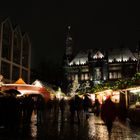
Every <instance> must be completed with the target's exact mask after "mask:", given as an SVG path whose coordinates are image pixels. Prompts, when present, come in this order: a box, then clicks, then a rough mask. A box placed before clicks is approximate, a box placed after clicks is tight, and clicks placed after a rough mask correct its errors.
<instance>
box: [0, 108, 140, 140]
mask: <svg viewBox="0 0 140 140" xmlns="http://www.w3.org/2000/svg"><path fill="white" fill-rule="evenodd" d="M69 115H70V114H69V112H65V115H64V117H63V118H62V117H61V112H60V110H59V111H58V112H53V111H52V112H47V113H46V119H45V120H43V121H41V122H40V123H39V124H38V123H37V115H36V113H35V112H33V115H32V119H31V120H32V121H31V124H30V125H29V126H27V127H25V128H24V129H23V128H20V129H18V130H15V131H12V130H11V131H3V128H0V140H140V126H139V125H138V126H136V125H133V124H131V122H130V121H129V119H126V121H125V122H120V121H119V120H116V121H115V122H114V124H113V128H112V132H111V135H110V136H109V135H108V131H107V128H106V125H105V124H104V122H103V121H102V120H101V118H100V117H96V116H95V115H94V114H93V113H89V118H88V119H86V117H85V113H84V112H81V113H80V123H78V121H77V118H76V117H75V121H74V123H71V121H70V119H69V118H70V117H69ZM10 132H11V133H10Z"/></svg>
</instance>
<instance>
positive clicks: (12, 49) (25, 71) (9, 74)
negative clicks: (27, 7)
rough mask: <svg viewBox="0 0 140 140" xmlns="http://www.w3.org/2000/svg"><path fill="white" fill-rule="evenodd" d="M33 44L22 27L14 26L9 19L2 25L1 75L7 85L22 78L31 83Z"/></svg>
mask: <svg viewBox="0 0 140 140" xmlns="http://www.w3.org/2000/svg"><path fill="white" fill-rule="evenodd" d="M30 57H31V44H30V40H29V37H28V35H27V34H26V33H25V34H22V33H21V30H20V27H19V26H16V27H15V28H14V27H13V26H12V23H11V21H10V20H9V18H7V19H6V20H4V21H2V22H1V24H0V74H1V75H3V77H4V81H5V82H6V83H12V82H14V81H16V80H17V79H19V77H22V78H23V79H24V81H25V82H26V83H29V82H30Z"/></svg>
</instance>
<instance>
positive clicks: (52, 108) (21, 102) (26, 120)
mask: <svg viewBox="0 0 140 140" xmlns="http://www.w3.org/2000/svg"><path fill="white" fill-rule="evenodd" d="M33 113H34V114H36V115H37V125H38V126H40V125H42V124H45V123H46V122H47V117H52V118H53V120H54V122H56V121H58V115H60V116H61V121H62V122H64V121H65V120H67V121H69V122H70V124H75V123H77V124H80V123H81V116H84V117H85V121H86V120H87V119H88V118H89V115H90V113H93V114H94V115H95V116H96V117H101V119H102V120H103V121H104V123H105V125H106V126H107V130H108V133H109V134H110V133H111V129H112V126H113V122H114V120H115V118H116V116H117V111H116V107H115V104H114V103H113V102H112V101H111V98H110V97H108V98H107V99H106V100H105V101H104V102H103V104H100V102H99V101H98V99H97V98H95V102H94V103H93V102H92V100H91V98H90V96H89V95H88V94H85V95H84V96H83V97H82V98H81V97H79V95H75V96H73V97H69V98H68V99H65V98H64V97H61V98H59V99H58V98H56V97H54V98H53V99H51V98H50V99H49V100H48V101H47V102H45V100H44V98H43V96H42V95H34V94H31V95H28V96H21V97H19V98H17V97H15V96H8V97H7V96H6V97H0V114H1V115H0V126H4V127H5V128H11V127H12V128H19V127H20V128H22V129H23V131H24V130H25V131H26V128H27V126H29V125H30V123H31V117H32V114H33ZM51 115H52V116H51Z"/></svg>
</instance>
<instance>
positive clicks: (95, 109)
mask: <svg viewBox="0 0 140 140" xmlns="http://www.w3.org/2000/svg"><path fill="white" fill-rule="evenodd" d="M93 112H94V114H95V115H96V116H99V114H100V103H99V101H98V99H97V98H96V99H95V103H94V105H93Z"/></svg>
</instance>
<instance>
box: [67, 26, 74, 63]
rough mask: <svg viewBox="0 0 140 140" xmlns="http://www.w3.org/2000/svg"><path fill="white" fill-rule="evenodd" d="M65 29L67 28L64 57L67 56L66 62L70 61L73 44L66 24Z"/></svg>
mask: <svg viewBox="0 0 140 140" xmlns="http://www.w3.org/2000/svg"><path fill="white" fill-rule="evenodd" d="M67 30H68V33H67V37H66V57H67V60H68V62H70V61H71V59H72V45H73V39H72V35H71V26H70V25H69V26H68V29H67Z"/></svg>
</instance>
